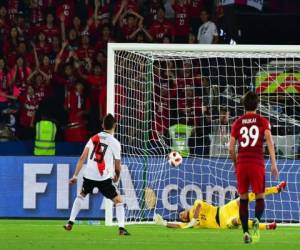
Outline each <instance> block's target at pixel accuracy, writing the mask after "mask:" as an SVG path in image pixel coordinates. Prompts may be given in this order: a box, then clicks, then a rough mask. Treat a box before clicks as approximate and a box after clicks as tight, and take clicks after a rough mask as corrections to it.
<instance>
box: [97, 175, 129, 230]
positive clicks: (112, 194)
mask: <svg viewBox="0 0 300 250" xmlns="http://www.w3.org/2000/svg"><path fill="white" fill-rule="evenodd" d="M98 188H99V190H100V191H101V193H102V194H103V195H104V196H105V197H106V198H108V199H110V200H112V201H113V203H114V204H115V206H116V217H117V221H118V226H119V234H120V235H130V234H129V233H128V231H127V230H126V229H125V209H124V204H123V199H122V197H121V195H119V194H118V191H117V188H116V187H115V185H114V184H113V183H112V179H108V180H105V181H103V182H101V185H99V187H98Z"/></svg>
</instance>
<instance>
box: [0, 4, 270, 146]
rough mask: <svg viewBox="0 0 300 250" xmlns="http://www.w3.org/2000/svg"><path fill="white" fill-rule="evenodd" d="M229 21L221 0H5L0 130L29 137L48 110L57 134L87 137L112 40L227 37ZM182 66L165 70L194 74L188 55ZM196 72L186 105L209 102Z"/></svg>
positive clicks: (101, 110) (0, 34)
mask: <svg viewBox="0 0 300 250" xmlns="http://www.w3.org/2000/svg"><path fill="white" fill-rule="evenodd" d="M269 2H272V1H269ZM275 2H276V1H275ZM210 13H214V16H212V15H210ZM212 20H213V21H212ZM226 25H227V26H228V24H226V20H225V19H224V11H223V8H222V6H218V7H217V8H216V6H215V5H214V1H208V0H168V1H165V0H149V1H143V0H140V1H134V0H115V1H113V0H111V1H109V0H56V1H54V0H25V1H21V0H9V1H0V131H1V133H0V134H1V135H3V136H2V137H3V138H6V139H12V138H19V139H21V140H32V139H34V135H35V123H36V122H37V121H39V120H40V119H41V117H42V116H43V117H45V116H46V117H48V118H51V119H52V120H54V121H55V122H56V124H57V125H58V133H57V139H58V140H64V141H68V142H84V141H86V139H87V138H88V136H89V135H91V134H93V133H95V132H96V131H97V129H98V127H99V122H98V121H99V120H101V118H102V117H103V116H104V115H105V113H106V48H107V43H108V42H139V43H142V42H155V43H229V42H230V39H231V37H229V36H226V32H224V30H226V27H227V26H226ZM227 28H228V27H227ZM233 33H234V32H233ZM219 34H220V36H219ZM170 67H171V68H172V67H174V65H173V66H172V65H171V66H170ZM181 70H182V71H183V72H175V69H173V70H169V71H166V72H165V73H163V74H175V73H176V74H178V75H180V74H181V73H182V74H184V75H185V78H189V75H191V76H190V77H194V75H193V74H194V72H192V71H191V69H190V65H189V62H187V63H186V65H185V63H183V67H181ZM197 77H198V76H196V78H195V81H198V82H197V83H195V84H194V86H198V85H201V86H202V87H201V91H198V90H197V87H196V88H194V91H196V93H192V90H191V89H190V90H187V93H186V94H187V96H189V95H194V96H196V97H199V98H194V100H195V102H196V104H195V105H196V106H195V105H194V104H192V103H188V104H185V103H182V101H181V102H179V103H178V106H179V110H180V112H181V113H184V112H187V111H188V112H190V113H193V112H198V111H201V108H202V105H203V103H204V106H205V105H206V103H207V102H208V100H205V96H207V95H209V93H206V95H205V94H204V95H203V91H204V92H205V91H206V92H209V91H211V90H209V87H208V85H209V83H208V80H207V79H205V78H202V79H201V80H200V79H198V78H197ZM168 78H169V79H172V76H171V75H170V76H168ZM160 84H161V83H160ZM176 84H177V85H178V86H177V85H176V86H177V87H178V88H183V87H182V86H181V85H182V84H183V85H185V84H186V83H185V82H183V81H181V79H178V81H177V83H176ZM185 87H186V86H185ZM187 87H188V86H187ZM160 91H162V93H160V94H161V96H163V95H164V94H166V93H163V91H164V90H163V89H161V90H160ZM200 92H201V93H200ZM201 96H203V98H202V100H201ZM162 99H163V98H162ZM201 102H203V103H201ZM168 105H170V104H168ZM186 105H187V106H186ZM190 105H192V106H193V105H194V106H195V107H196V109H197V108H198V109H199V110H193V109H188V108H187V107H189V106H190ZM194 106H193V107H194ZM162 107H163V106H162ZM202 111H203V112H209V110H202ZM186 115H189V114H186ZM193 117H194V118H195V116H194V115H193ZM199 119H202V118H199ZM205 122H206V121H196V120H194V121H190V122H189V123H191V125H194V123H197V124H198V125H199V124H203V123H205ZM157 126H160V125H159V124H158V125H157ZM198 127H201V125H200V126H198ZM202 127H203V126H202ZM158 130H159V128H158ZM202 133H203V131H202V132H201V134H202ZM3 138H2V139H3ZM204 144H205V142H204Z"/></svg>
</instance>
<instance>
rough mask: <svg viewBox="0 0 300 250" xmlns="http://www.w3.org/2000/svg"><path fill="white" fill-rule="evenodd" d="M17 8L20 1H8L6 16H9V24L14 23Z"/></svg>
mask: <svg viewBox="0 0 300 250" xmlns="http://www.w3.org/2000/svg"><path fill="white" fill-rule="evenodd" d="M19 9H20V1H19V0H10V1H8V4H7V12H8V17H9V20H10V23H11V24H14V23H15V21H16V20H15V19H16V16H17V14H18V11H19Z"/></svg>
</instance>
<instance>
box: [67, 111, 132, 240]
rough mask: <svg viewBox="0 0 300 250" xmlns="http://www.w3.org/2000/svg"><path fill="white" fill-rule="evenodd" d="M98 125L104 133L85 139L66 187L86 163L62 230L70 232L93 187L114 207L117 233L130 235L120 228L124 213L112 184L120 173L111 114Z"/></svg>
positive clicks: (117, 145)
mask: <svg viewBox="0 0 300 250" xmlns="http://www.w3.org/2000/svg"><path fill="white" fill-rule="evenodd" d="M102 126H103V129H104V131H103V132H101V133H98V134H96V135H94V136H92V137H91V138H90V139H89V141H88V143H87V144H86V146H85V148H84V150H83V152H82V154H81V156H80V158H79V160H78V162H77V165H76V169H75V173H74V175H73V177H72V178H71V179H70V184H74V183H76V182H77V176H78V174H79V172H80V170H81V169H82V166H83V163H84V162H85V161H87V166H86V169H85V172H84V174H83V184H82V189H81V192H80V194H79V195H78V196H77V197H76V199H75V201H74V203H73V207H72V211H71V215H70V219H69V221H68V223H67V224H66V225H64V228H65V230H68V231H70V230H72V227H73V224H74V221H75V219H76V216H77V215H78V213H79V211H80V208H81V205H82V202H83V200H84V198H85V197H86V195H87V194H90V193H92V192H93V189H94V188H95V187H97V188H98V189H99V191H100V192H101V193H102V194H103V195H104V196H105V197H106V198H108V199H111V200H112V201H113V202H114V204H115V206H116V217H117V220H118V225H119V234H120V235H130V234H129V233H128V231H127V230H126V229H125V227H124V224H125V211H124V205H123V201H122V197H121V196H120V195H119V194H118V192H117V189H116V187H115V185H114V184H113V182H114V183H117V182H118V181H119V178H120V172H121V145H120V142H119V141H118V140H117V139H116V138H114V136H113V134H114V130H115V127H116V122H115V119H114V117H113V116H112V115H111V114H108V115H106V116H105V117H104V120H103V124H102Z"/></svg>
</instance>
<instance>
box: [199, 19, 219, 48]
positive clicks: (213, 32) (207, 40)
mask: <svg viewBox="0 0 300 250" xmlns="http://www.w3.org/2000/svg"><path fill="white" fill-rule="evenodd" d="M214 36H218V30H217V27H216V25H215V24H214V23H213V22H211V21H208V22H206V23H204V24H202V25H201V26H200V28H199V30H198V36H197V40H198V42H199V43H201V44H211V43H212V42H213V40H214Z"/></svg>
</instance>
